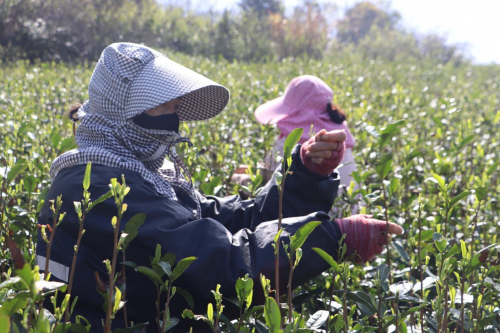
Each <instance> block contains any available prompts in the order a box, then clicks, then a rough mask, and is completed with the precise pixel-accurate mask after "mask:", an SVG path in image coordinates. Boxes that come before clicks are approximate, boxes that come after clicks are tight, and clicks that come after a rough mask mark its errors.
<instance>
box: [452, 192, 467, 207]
mask: <svg viewBox="0 0 500 333" xmlns="http://www.w3.org/2000/svg"><path fill="white" fill-rule="evenodd" d="M469 194H470V191H465V192H462V193H460V194H459V195H457V196H456V197H453V198H451V200H450V207H449V208H450V209H451V208H453V207H454V206H455V205H456V204H457V203H458V202H459V201H460V200H462V199H463V198H465V197H466V196H468V195H469Z"/></svg>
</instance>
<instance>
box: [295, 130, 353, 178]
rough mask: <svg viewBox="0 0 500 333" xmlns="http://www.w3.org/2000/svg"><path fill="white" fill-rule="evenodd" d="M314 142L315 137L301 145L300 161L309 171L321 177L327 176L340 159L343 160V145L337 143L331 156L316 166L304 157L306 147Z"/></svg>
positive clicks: (308, 158) (342, 143)
mask: <svg viewBox="0 0 500 333" xmlns="http://www.w3.org/2000/svg"><path fill="white" fill-rule="evenodd" d="M315 141H316V136H314V137H312V138H310V139H309V140H307V141H306V142H304V143H303V144H302V147H301V149H300V158H301V160H302V164H304V165H305V166H306V168H308V169H309V170H311V171H313V172H316V173H318V174H320V175H323V176H328V175H329V174H331V173H332V172H333V170H335V169H336V168H337V167H338V166H339V164H340V162H342V159H343V158H344V151H345V143H344V142H339V143H338V146H337V149H336V150H333V151H332V156H330V157H328V158H325V159H324V160H323V162H321V164H316V163H313V162H312V161H311V158H310V157H307V156H306V151H307V146H309V145H310V144H311V143H313V142H315Z"/></svg>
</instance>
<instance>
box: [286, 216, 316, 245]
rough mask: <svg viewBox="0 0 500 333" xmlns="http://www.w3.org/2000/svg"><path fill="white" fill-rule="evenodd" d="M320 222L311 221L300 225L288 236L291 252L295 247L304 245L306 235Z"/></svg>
mask: <svg viewBox="0 0 500 333" xmlns="http://www.w3.org/2000/svg"><path fill="white" fill-rule="evenodd" d="M320 224H321V222H320V221H313V222H308V223H306V224H304V225H303V226H302V227H300V228H299V229H298V230H297V231H296V232H295V234H294V235H293V236H292V237H291V238H290V246H291V251H292V253H295V252H296V251H297V249H299V248H300V247H302V245H304V242H305V241H306V240H307V237H309V235H310V234H311V232H313V230H314V229H316V227H317V226H319V225H320Z"/></svg>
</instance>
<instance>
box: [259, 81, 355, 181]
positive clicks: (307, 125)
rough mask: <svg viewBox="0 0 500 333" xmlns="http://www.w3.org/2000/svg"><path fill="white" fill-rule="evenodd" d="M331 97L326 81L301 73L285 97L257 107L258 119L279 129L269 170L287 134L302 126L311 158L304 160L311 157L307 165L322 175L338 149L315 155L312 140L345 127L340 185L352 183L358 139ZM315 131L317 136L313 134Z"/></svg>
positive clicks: (330, 90) (303, 141)
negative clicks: (354, 152) (354, 151)
mask: <svg viewBox="0 0 500 333" xmlns="http://www.w3.org/2000/svg"><path fill="white" fill-rule="evenodd" d="M332 98H333V91H332V89H331V88H330V87H329V86H328V85H327V84H326V83H325V82H324V81H323V80H321V79H320V78H318V77H316V76H313V75H302V76H298V77H296V78H294V79H293V80H292V81H290V83H289V84H288V86H287V87H286V90H285V93H284V94H283V96H281V97H278V98H276V99H273V100H271V101H269V102H267V103H265V104H262V105H261V106H259V107H258V108H257V109H256V110H255V118H257V121H259V122H260V123H262V124H276V125H277V127H278V128H279V130H280V136H279V138H278V139H277V141H276V144H275V147H274V151H273V153H272V154H270V155H269V156H267V157H266V160H265V168H266V169H269V170H274V169H276V167H277V163H276V162H275V156H276V154H282V152H283V146H284V144H285V139H286V137H287V136H288V135H289V134H290V133H291V132H292V131H293V130H294V129H295V128H299V127H300V128H303V129H304V132H303V134H302V137H301V138H300V140H299V143H301V144H303V146H306V147H303V150H305V155H306V156H307V157H310V159H304V162H305V163H307V160H309V161H310V162H312V164H311V163H310V165H309V166H308V167H309V168H310V169H311V168H312V170H314V171H316V172H318V173H320V174H322V173H324V172H323V170H322V169H323V167H322V166H323V165H324V164H325V161H324V159H325V158H329V157H335V154H336V152H335V151H332V155H331V156H316V155H314V152H311V151H309V150H308V147H309V146H310V145H309V141H311V142H315V141H316V142H317V141H319V140H320V139H321V137H322V136H321V134H323V133H326V132H330V131H332V130H342V131H344V132H345V134H346V140H345V151H344V157H343V159H342V162H341V163H342V165H341V167H340V168H339V171H340V174H341V184H342V185H345V186H349V184H350V183H351V180H352V177H351V173H352V172H353V171H355V170H356V163H355V161H354V156H353V153H352V148H353V147H354V145H355V144H356V140H355V139H354V136H353V135H352V133H351V132H350V131H349V128H348V126H347V121H346V117H345V114H344V112H343V111H342V110H341V109H340V108H339V107H337V106H336V105H334V104H332ZM312 133H315V134H316V135H314V136H313V137H311V134H312ZM314 164H316V165H314ZM325 170H329V168H326V169H325Z"/></svg>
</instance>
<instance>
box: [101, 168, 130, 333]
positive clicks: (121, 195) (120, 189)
mask: <svg viewBox="0 0 500 333" xmlns="http://www.w3.org/2000/svg"><path fill="white" fill-rule="evenodd" d="M110 188H111V194H112V195H113V197H114V199H115V204H116V207H117V209H118V214H117V216H114V217H113V218H112V220H111V225H112V226H113V229H114V237H113V238H114V239H113V258H112V260H111V264H110V265H109V266H108V264H109V263H107V264H106V266H107V268H108V273H109V291H108V309H107V312H106V320H105V324H104V332H105V333H111V321H112V320H113V317H114V313H113V312H114V309H116V306H115V303H116V302H120V299H118V297H117V296H118V295H116V298H117V299H116V300H115V298H114V297H113V296H114V293H115V270H116V264H117V256H118V251H119V250H120V247H121V244H120V243H119V242H118V235H119V233H120V223H121V221H122V218H123V214H124V213H125V211H126V210H127V204H126V203H124V199H125V196H126V195H127V194H128V193H129V192H130V187H128V186H126V184H125V177H124V176H123V175H122V184H119V183H118V182H117V180H116V178H113V179H111V184H110ZM122 239H124V238H123V237H120V241H121V240H122ZM117 290H118V289H117ZM120 297H121V295H120Z"/></svg>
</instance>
